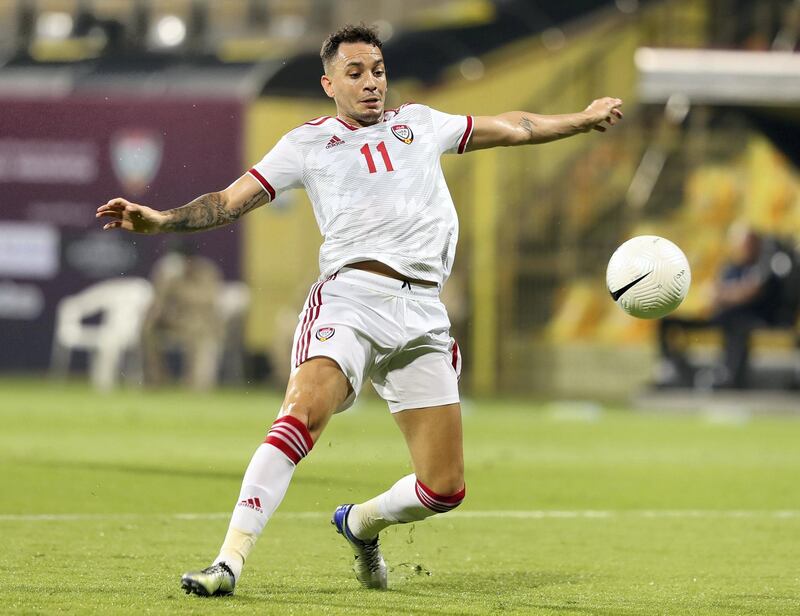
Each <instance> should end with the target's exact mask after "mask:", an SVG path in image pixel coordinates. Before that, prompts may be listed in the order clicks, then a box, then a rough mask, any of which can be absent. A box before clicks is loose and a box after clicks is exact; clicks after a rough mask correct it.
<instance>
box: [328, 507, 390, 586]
mask: <svg viewBox="0 0 800 616" xmlns="http://www.w3.org/2000/svg"><path fill="white" fill-rule="evenodd" d="M352 508H353V505H339V506H338V507H337V508H336V511H334V512H333V517H332V518H331V524H333V525H334V526H335V527H336V532H338V533H339V534H340V535H342V536H343V537H344V538H345V539H347V543H349V544H350V547H351V548H352V550H353V553H354V554H355V555H356V559H355V563H354V564H353V571H355V573H356V579H357V580H358V581H359V582H361V585H362V586H363V587H364V588H377V589H380V590H386V587H387V579H386V578H387V576H386V561H384V560H383V556H382V555H381V548H380V546H379V545H378V538H377V537H375V539H373V540H372V541H370V542H366V541H362V540H361V539H359V538H358V537H356V536H355V535H354V534H353V533H351V532H350V528H348V526H347V516H348V514H349V513H350V510H351V509H352Z"/></svg>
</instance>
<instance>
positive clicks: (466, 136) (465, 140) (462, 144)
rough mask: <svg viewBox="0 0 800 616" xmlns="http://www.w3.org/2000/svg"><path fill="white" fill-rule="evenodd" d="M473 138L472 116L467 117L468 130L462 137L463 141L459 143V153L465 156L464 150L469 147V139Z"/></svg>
mask: <svg viewBox="0 0 800 616" xmlns="http://www.w3.org/2000/svg"><path fill="white" fill-rule="evenodd" d="M471 136H472V116H467V128H466V129H465V130H464V135H463V136H462V137H461V141H459V142H458V153H459V154H463V153H464V150H465V149H466V147H467V143H468V142H469V138H470V137H471Z"/></svg>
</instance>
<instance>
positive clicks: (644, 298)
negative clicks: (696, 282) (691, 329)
mask: <svg viewBox="0 0 800 616" xmlns="http://www.w3.org/2000/svg"><path fill="white" fill-rule="evenodd" d="M691 282H692V271H691V269H690V268H689V262H688V261H687V260H686V255H684V254H683V252H682V251H681V249H680V248H678V247H677V246H676V245H675V244H673V243H672V242H670V241H669V240H665V239H664V238H663V237H658V236H656V235H640V236H638V237H634V238H631V239H629V240H628V241H627V242H625V243H624V244H622V246H620V247H619V248H617V250H616V251H614V254H613V255H611V259H610V260H609V262H608V269H607V270H606V284H607V285H608V291H609V293H611V297H612V299H613V300H614V301H615V302H616V303H617V305H619V307H620V308H622V309H623V310H624V311H625V312H627V313H628V314H629V315H631V316H634V317H637V318H639V319H660V318H661V317H663V316H666V315H668V314H669V313H670V312H672V311H673V310H675V309H676V308H677V307H678V306H680V305H681V302H682V301H683V299H684V298H685V297H686V294H687V293H688V292H689V285H690V284H691Z"/></svg>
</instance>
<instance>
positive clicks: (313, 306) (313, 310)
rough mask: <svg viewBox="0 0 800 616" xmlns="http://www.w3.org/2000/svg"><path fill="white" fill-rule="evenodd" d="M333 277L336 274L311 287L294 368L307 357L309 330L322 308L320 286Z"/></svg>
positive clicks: (309, 340)
mask: <svg viewBox="0 0 800 616" xmlns="http://www.w3.org/2000/svg"><path fill="white" fill-rule="evenodd" d="M335 278H336V274H334V275H333V276H330V277H328V278H326V279H325V280H323V281H322V282H320V283H318V286H317V288H316V289H312V293H313V295H314V297H313V299H312V300H311V302H310V303H309V306H308V309H307V311H306V319H307V321H308V322H307V323H305V326H304V327H303V329H302V330H301V332H300V336H299V339H298V345H297V346H298V351H297V359H296V360H295V365H294V367H295V368H296V367H297V366H299V365H300V364H302V363H303V362H304V361H306V360H307V359H308V349H309V347H310V346H311V331H312V330H313V329H314V323H316V321H317V319H318V318H319V313H320V311H321V310H322V287H324V286H325V283H326V282H328V281H330V280H334V279H335Z"/></svg>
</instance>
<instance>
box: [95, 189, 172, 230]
mask: <svg viewBox="0 0 800 616" xmlns="http://www.w3.org/2000/svg"><path fill="white" fill-rule="evenodd" d="M95 218H110V219H111V220H110V221H109V222H107V223H106V224H105V225H103V230H104V231H105V230H108V229H124V230H125V231H133V232H134V233H158V232H159V231H161V228H162V226H163V224H164V214H163V213H162V212H159V211H158V210H154V209H153V208H149V207H147V206H146V205H139V204H138V203H131V202H130V201H128V200H126V199H123V198H122V197H117V198H115V199H111V200H110V201H109V202H108V203H106V204H105V205H101V206H100V207H99V208H97V213H96V214H95Z"/></svg>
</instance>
